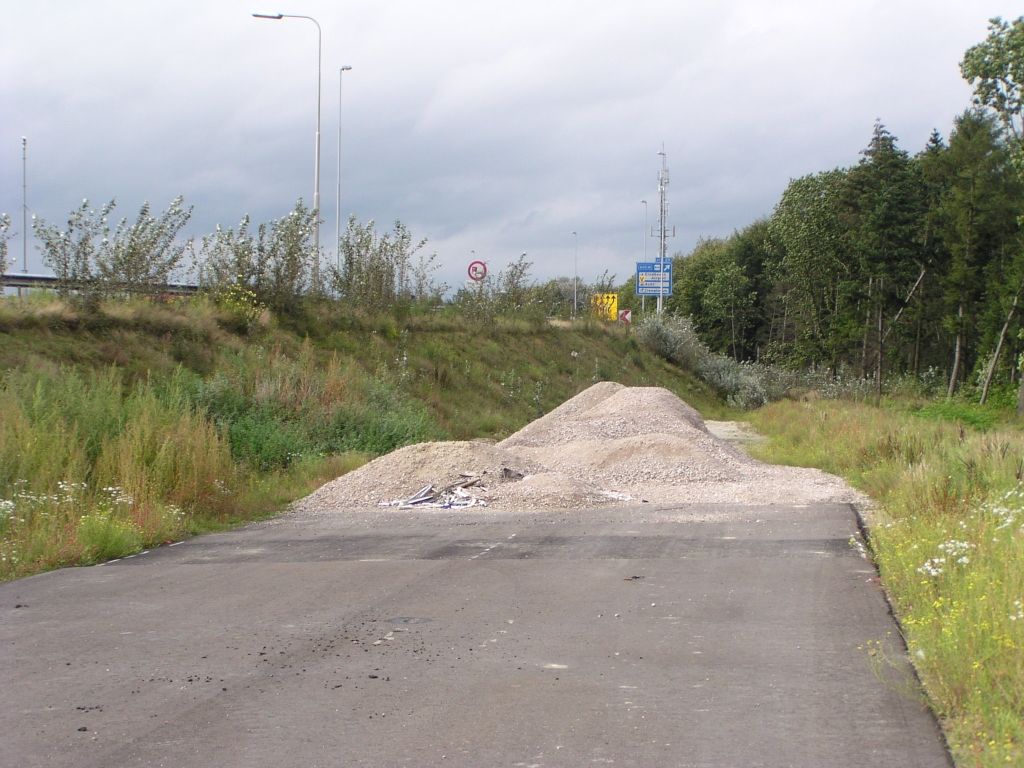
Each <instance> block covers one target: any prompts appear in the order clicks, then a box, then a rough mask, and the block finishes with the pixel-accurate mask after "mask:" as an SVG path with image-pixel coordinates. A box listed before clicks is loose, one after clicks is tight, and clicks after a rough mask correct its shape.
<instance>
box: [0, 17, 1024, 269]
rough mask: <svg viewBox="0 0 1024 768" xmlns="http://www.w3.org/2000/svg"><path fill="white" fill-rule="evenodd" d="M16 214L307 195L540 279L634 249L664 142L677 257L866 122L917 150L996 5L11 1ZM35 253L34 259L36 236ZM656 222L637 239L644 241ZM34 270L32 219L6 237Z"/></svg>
mask: <svg viewBox="0 0 1024 768" xmlns="http://www.w3.org/2000/svg"><path fill="white" fill-rule="evenodd" d="M0 10H2V19H3V23H2V24H0V211H6V212H8V213H9V214H10V215H11V217H12V219H13V220H14V222H13V223H14V227H12V228H13V229H17V230H19V231H20V230H21V215H20V214H21V200H22V197H21V192H22V190H21V183H22V174H21V170H22V167H21V166H22V164H21V137H22V136H25V137H27V138H28V205H29V211H30V213H31V214H36V215H38V216H40V217H42V218H44V219H47V220H48V221H50V222H63V221H65V220H66V216H67V213H68V211H69V210H71V209H72V208H74V207H76V206H77V205H78V204H79V203H80V202H81V200H82V199H83V198H88V199H89V200H90V201H92V202H95V203H101V202H105V201H107V200H109V199H111V198H116V199H117V202H118V208H117V213H118V214H120V215H122V216H129V217H130V216H133V215H134V214H136V213H137V211H138V208H139V205H140V204H141V203H142V202H143V201H144V200H148V201H150V202H151V204H152V205H153V207H154V208H156V209H157V210H162V209H164V208H165V207H166V206H167V205H168V203H170V201H171V200H172V199H173V198H174V197H175V196H176V195H184V197H185V200H186V202H187V203H188V204H191V205H194V206H195V213H194V216H193V219H192V222H191V223H190V225H189V234H192V235H197V236H198V235H201V234H203V233H206V232H209V231H212V230H213V229H214V227H215V226H216V225H217V224H218V223H219V224H222V225H225V226H234V225H236V224H237V222H238V221H239V219H240V218H241V217H242V215H243V214H245V213H248V214H250V215H251V216H252V218H253V220H254V221H267V220H270V219H273V218H277V217H280V216H282V215H284V214H285V213H287V212H288V211H289V210H291V208H292V207H293V205H294V202H295V201H296V199H298V198H299V197H302V198H304V199H305V200H306V202H307V204H308V203H311V202H312V196H313V167H314V162H313V158H314V151H313V150H314V133H315V128H316V74H317V57H316V50H317V49H316V45H317V36H316V27H315V26H314V25H313V24H312V23H310V22H308V21H306V20H302V19H284V20H281V21H265V20H257V19H254V18H252V16H251V13H253V12H262V13H287V14H304V15H309V16H313V17H315V18H316V19H317V21H319V23H320V25H321V27H322V29H323V90H322V94H323V96H322V99H323V111H322V146H323V151H322V160H321V163H322V177H321V208H322V210H323V219H324V225H323V228H322V230H321V232H322V234H321V241H322V243H323V244H324V245H325V247H326V248H327V249H329V250H330V251H331V252H332V257H333V247H332V246H333V242H334V229H335V216H334V211H335V201H336V195H335V190H336V185H337V175H336V168H337V161H338V153H337V145H338V125H339V122H338V119H339V106H338V101H339V98H338V75H339V73H338V70H339V67H340V66H342V65H351V66H352V70H351V71H350V72H346V73H345V81H344V92H343V96H342V105H341V129H342V151H341V164H342V175H341V187H342V189H341V208H342V215H343V217H345V218H347V216H348V214H350V213H353V214H355V215H356V217H357V218H358V219H359V220H360V221H367V220H370V219H373V220H375V221H376V222H377V223H378V226H379V227H384V228H387V227H390V225H391V223H393V222H394V220H395V219H396V218H397V219H401V220H402V221H403V222H405V223H406V224H408V225H409V227H410V228H411V230H412V232H413V234H414V236H416V237H426V238H428V239H429V244H428V250H430V251H437V253H438V259H439V261H440V262H441V263H442V265H443V269H442V271H441V273H440V274H441V276H442V278H443V279H444V280H446V281H447V282H448V283H450V284H455V283H461V282H462V281H463V280H464V279H465V270H466V266H467V265H468V263H469V262H470V261H471V260H472V258H473V257H472V256H471V253H470V252H471V251H475V253H476V257H478V258H483V259H484V260H486V261H487V262H488V263H489V265H490V266H491V268H492V269H495V270H497V269H501V268H502V267H504V266H505V265H506V264H507V263H508V262H509V261H512V260H514V259H516V258H517V257H518V256H519V254H520V253H522V252H523V251H526V252H527V254H528V259H529V260H530V261H532V262H533V263H534V267H533V274H534V276H535V277H538V278H548V277H554V276H557V275H571V274H572V272H573V238H572V236H571V235H570V234H569V233H570V231H572V230H576V231H577V232H578V233H579V274H580V276H581V277H582V278H584V279H586V280H592V279H594V277H596V276H597V275H598V274H600V273H601V272H603V271H604V270H610V271H611V272H613V273H616V274H617V275H618V276H619V279H620V280H622V279H624V278H626V277H628V276H629V275H630V274H632V271H633V269H634V266H633V263H634V262H635V261H636V260H638V259H640V258H641V257H642V255H643V248H644V207H643V206H642V205H641V204H640V200H641V198H645V199H647V200H648V201H649V202H650V211H651V223H652V224H653V222H654V219H655V211H656V210H657V202H656V201H657V173H658V168H659V158H658V156H657V152H658V151H659V150H660V149H661V146H662V144H663V143H664V146H665V150H666V152H667V155H668V164H669V168H670V171H671V186H670V192H669V199H670V206H671V215H670V219H669V225H670V226H673V225H674V226H675V227H676V233H677V236H676V238H675V239H674V240H673V241H672V244H671V248H672V250H673V251H682V252H687V251H689V250H690V249H691V248H692V247H693V245H694V243H695V242H696V241H697V239H698V238H700V237H707V236H724V235H728V234H729V233H730V232H732V231H733V230H734V229H737V228H741V227H743V226H745V225H746V224H749V223H750V222H751V221H753V220H755V219H757V218H758V217H761V216H765V215H768V214H770V213H771V211H772V208H773V206H774V205H775V203H776V202H777V200H778V197H779V195H780V193H781V192H782V190H783V189H784V188H785V186H786V184H787V182H788V181H789V179H791V178H794V177H799V176H802V175H804V174H807V173H812V172H815V171H821V170H826V169H829V168H833V167H836V166H848V165H851V164H853V163H855V162H857V160H858V158H859V155H858V153H859V152H860V151H861V150H862V149H863V148H864V147H865V146H866V145H867V143H868V141H869V139H870V137H871V130H872V125H873V123H874V121H875V119H876V118H880V119H881V120H882V122H884V123H885V125H886V126H887V127H888V128H889V129H890V131H892V133H894V134H895V135H896V136H897V137H898V138H899V140H900V144H901V146H903V147H904V148H905V149H907V150H909V151H911V152H917V151H918V150H919V149H921V148H922V147H923V145H924V142H925V141H926V139H927V137H928V134H929V133H930V132H931V130H932V129H933V128H938V129H939V131H940V132H942V134H943V135H947V134H948V132H949V128H950V125H951V123H952V120H953V118H954V116H956V115H957V114H959V113H960V112H962V111H963V110H964V109H965V108H966V107H967V106H968V105H969V103H970V96H971V91H970V87H969V86H968V85H967V84H966V83H965V82H964V81H963V80H962V79H961V78H960V73H959V69H958V63H959V61H960V59H961V57H962V56H963V52H964V51H965V50H966V49H967V48H968V47H969V46H971V45H973V44H975V43H977V42H980V41H981V40H983V39H984V37H985V35H986V34H987V30H986V26H987V20H988V18H989V17H991V16H995V15H1002V16H1003V17H1004V18H1015V17H1016V16H1017V15H1019V13H1020V10H1021V9H1020V6H1019V4H1017V3H1012V2H1009V1H1008V0H884V1H881V2H873V1H872V0H828V1H827V2H823V0H757V1H748V2H743V1H741V0H715V1H714V2H712V1H711V0H690V1H689V2H687V1H684V0H675V2H665V1H660V0H646V1H645V0H633V1H632V2H624V1H617V0H615V1H613V0H588V1H587V2H583V1H582V0H517V1H516V2H490V1H488V0H475V1H473V2H470V1H469V0H350V1H349V2H338V1H337V0H333V1H331V2H318V1H313V0H206V1H205V2H200V1H199V0H177V1H176V2H165V1H161V0H133V1H132V2H127V1H124V2H113V1H111V0H93V1H92V2H84V1H82V0H63V1H61V0H31V2H29V1H28V0H0ZM29 244H30V247H29V251H30V252H29V270H30V271H40V270H42V266H41V263H40V260H39V256H38V254H37V253H35V244H34V243H33V242H32V241H31V240H30V241H29ZM654 244H655V241H654V240H649V255H650V256H651V257H653V251H654ZM11 247H12V251H13V255H15V256H17V259H18V261H17V267H16V269H20V267H21V239H20V236H19V237H18V238H16V239H15V240H13V241H12V242H11Z"/></svg>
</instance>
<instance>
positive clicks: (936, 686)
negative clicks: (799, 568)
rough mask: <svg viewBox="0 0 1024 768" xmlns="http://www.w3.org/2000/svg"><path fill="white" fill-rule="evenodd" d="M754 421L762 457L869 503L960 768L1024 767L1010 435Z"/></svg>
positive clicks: (882, 424) (870, 419) (863, 409)
mask: <svg viewBox="0 0 1024 768" xmlns="http://www.w3.org/2000/svg"><path fill="white" fill-rule="evenodd" d="M923 415H925V416H926V417H933V416H934V414H932V413H931V412H929V411H926V413H925V414H923ZM751 421H752V422H753V423H754V424H755V425H756V426H757V427H758V428H759V429H760V430H761V431H762V432H763V433H764V434H766V435H768V436H769V437H770V440H769V442H768V443H767V444H766V445H764V446H762V447H760V448H756V449H755V451H756V453H757V454H758V456H759V457H761V458H764V459H767V460H771V461H775V462H779V463H785V464H794V465H799V466H815V467H820V468H822V469H825V470H827V471H830V472H834V473H836V474H839V475H844V476H846V477H847V478H849V479H850V481H851V482H852V483H853V484H854V485H855V486H857V487H859V488H861V489H862V490H864V491H866V492H867V493H869V494H870V495H871V496H872V497H873V498H874V499H876V500H877V501H878V502H879V509H877V510H875V511H874V513H873V516H874V518H875V519H874V522H873V525H872V527H871V532H870V539H871V544H872V548H873V550H874V553H875V558H876V561H877V563H878V566H879V569H880V571H881V575H882V579H883V581H884V583H885V586H886V589H887V590H888V592H889V594H890V597H891V599H892V601H893V604H894V607H895V609H896V612H897V615H898V618H899V620H900V623H901V626H902V628H903V631H904V634H905V637H906V640H907V645H908V647H909V649H910V652H911V657H912V659H913V661H914V664H915V665H916V667H917V669H918V672H919V674H920V676H921V679H922V681H923V682H924V685H925V688H926V691H927V693H928V695H929V697H930V700H931V703H932V706H933V708H934V710H935V712H936V714H937V715H938V717H939V719H940V721H941V722H942V725H943V727H944V729H945V732H946V735H947V739H948V741H949V744H950V746H951V748H952V750H953V754H954V757H955V758H956V760H957V762H958V764H959V765H962V766H996V765H1008V764H1013V765H1021V764H1024V607H1022V602H1024V486H1022V485H1021V478H1022V475H1024V441H1022V439H1021V433H1020V431H1019V429H1015V428H1011V427H1003V428H1002V429H992V430H989V431H981V430H978V429H975V428H973V427H971V426H969V425H968V424H965V423H963V422H960V423H953V422H949V421H933V420H931V418H922V417H921V416H919V415H914V414H913V413H910V412H908V411H906V410H905V409H900V408H895V407H889V408H885V407H874V406H871V405H867V404H856V403H850V402H841V401H827V402H826V401H819V402H814V403H794V402H780V403H776V404H774V405H771V406H768V407H767V408H764V409H762V410H760V411H758V412H755V413H753V414H751Z"/></svg>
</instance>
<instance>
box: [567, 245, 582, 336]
mask: <svg viewBox="0 0 1024 768" xmlns="http://www.w3.org/2000/svg"><path fill="white" fill-rule="evenodd" d="M569 234H571V235H572V319H573V320H575V319H576V286H577V285H578V284H579V278H578V277H577V275H578V274H579V271H578V269H577V264H578V263H579V255H580V238H579V235H577V234H576V231H575V230H573V231H572V232H570V233H569Z"/></svg>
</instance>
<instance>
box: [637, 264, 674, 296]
mask: <svg viewBox="0 0 1024 768" xmlns="http://www.w3.org/2000/svg"><path fill="white" fill-rule="evenodd" d="M636 295H637V296H671V295H672V260H671V259H665V264H664V269H662V263H661V259H656V260H655V261H638V262H637V263H636Z"/></svg>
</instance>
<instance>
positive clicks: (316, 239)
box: [253, 13, 323, 281]
mask: <svg viewBox="0 0 1024 768" xmlns="http://www.w3.org/2000/svg"><path fill="white" fill-rule="evenodd" d="M253 17H254V18H257V19H271V20H273V21H280V20H281V19H307V20H309V21H312V22H313V23H314V24H316V155H315V158H316V159H315V161H314V163H315V168H314V170H313V209H314V211H316V226H315V228H314V229H313V248H314V249H315V250H316V262H315V264H314V266H315V269H316V276H315V279H316V280H318V281H319V278H320V80H321V76H320V75H321V66H320V64H321V60H322V58H323V56H322V53H323V32H322V31H321V29H320V24H319V22H318V21H317V20H316V19H314V18H313V17H312V16H297V15H293V14H290V13H274V14H267V13H254V14H253Z"/></svg>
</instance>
